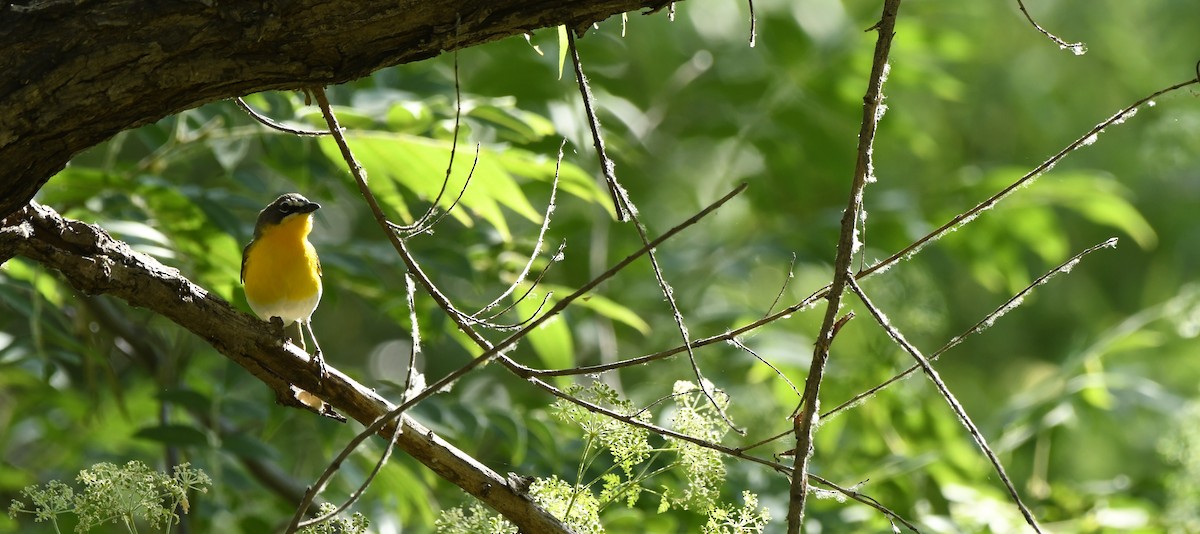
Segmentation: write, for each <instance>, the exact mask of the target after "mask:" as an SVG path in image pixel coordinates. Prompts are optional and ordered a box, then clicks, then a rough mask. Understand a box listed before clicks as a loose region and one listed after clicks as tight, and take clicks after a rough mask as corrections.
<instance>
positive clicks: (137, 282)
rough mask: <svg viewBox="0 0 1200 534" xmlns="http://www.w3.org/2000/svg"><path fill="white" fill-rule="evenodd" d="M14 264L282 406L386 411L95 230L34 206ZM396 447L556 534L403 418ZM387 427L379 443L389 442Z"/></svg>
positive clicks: (514, 495)
mask: <svg viewBox="0 0 1200 534" xmlns="http://www.w3.org/2000/svg"><path fill="white" fill-rule="evenodd" d="M14 255H20V256H23V257H26V258H29V259H31V260H33V261H35V262H38V263H40V264H42V265H43V266H44V267H46V268H48V269H53V270H56V271H59V272H60V273H62V275H63V277H64V278H65V279H66V280H67V281H68V282H69V283H70V284H71V285H72V286H74V287H75V288H76V289H78V290H79V291H82V292H83V293H87V294H108V295H111V296H114V297H117V298H120V299H122V300H125V301H127V302H128V303H129V304H131V305H133V306H138V307H144V308H147V309H149V310H151V311H153V312H155V313H158V314H160V315H163V316H164V317H166V318H168V319H170V320H171V321H174V322H175V323H177V324H179V325H180V326H183V327H184V328H186V329H188V330H190V331H191V332H192V333H195V334H196V335H198V336H200V337H201V338H203V339H204V340H205V341H207V342H208V343H210V344H211V345H212V346H213V347H214V348H216V349H217V351H219V352H220V353H221V354H223V355H225V356H226V357H228V358H229V359H230V360H233V361H234V362H235V363H237V364H238V365H241V366H242V367H243V368H245V369H246V370H248V371H250V373H251V374H253V375H254V376H255V377H257V378H258V379H259V380H262V381H263V382H264V383H266V384H267V385H268V386H270V387H271V389H273V390H275V392H276V394H277V396H278V397H279V398H281V399H283V400H286V399H287V398H288V397H287V396H288V395H289V394H290V391H291V388H292V385H293V384H294V385H295V386H298V387H300V388H303V389H304V390H306V391H309V392H311V393H313V394H314V395H317V396H318V397H320V398H321V399H324V400H325V401H326V402H328V403H329V404H331V405H333V406H334V407H336V408H337V409H338V410H341V411H342V412H344V413H345V414H346V415H349V416H350V417H353V418H354V419H355V420H357V421H359V422H360V423H362V424H364V425H369V424H371V422H372V421H374V420H375V419H377V418H378V417H379V416H380V415H383V414H385V413H387V412H388V411H390V410H391V409H393V408H395V406H394V405H392V404H391V403H390V402H388V401H387V400H385V399H383V398H382V397H380V396H379V395H377V394H375V393H374V392H373V391H371V390H370V389H369V388H367V387H364V386H363V385H362V384H359V383H358V382H355V381H354V380H352V379H350V378H348V377H346V375H344V374H342V373H341V372H339V371H338V370H337V369H335V368H332V367H327V369H328V376H326V377H325V378H324V379H323V380H319V379H318V377H317V373H316V371H315V369H314V368H313V367H312V366H310V365H307V362H306V361H305V358H306V357H307V355H305V354H304V353H303V352H302V351H301V350H300V349H299V348H298V347H296V346H295V345H292V344H290V343H284V342H283V341H282V340H281V337H280V336H279V335H278V333H277V332H275V331H274V329H273V328H272V327H271V325H270V324H269V323H267V322H265V321H261V320H258V319H256V318H254V317H251V316H250V315H249V314H247V313H244V312H241V311H238V310H236V309H234V308H233V307H232V306H230V305H229V303H227V302H225V301H224V300H222V299H221V298H220V297H218V296H216V295H213V294H211V293H209V292H208V291H206V290H205V289H203V288H201V287H199V286H197V285H195V284H193V283H192V282H191V281H190V280H188V279H187V278H184V277H183V276H182V275H181V274H180V273H179V271H177V270H175V269H173V268H170V267H167V266H164V265H163V264H161V263H159V262H158V261H157V260H155V259H153V258H151V257H149V256H146V255H144V254H140V253H137V252H134V251H133V250H132V249H130V248H129V246H128V245H127V244H125V243H123V242H121V241H117V240H115V239H113V238H112V237H110V236H109V235H108V233H106V232H105V231H104V230H102V229H100V228H99V227H96V226H93V225H90V224H86V223H82V222H79V221H73V220H69V219H64V218H63V217H62V216H60V215H59V214H58V213H56V212H55V211H54V210H52V209H50V208H47V207H45V206H41V205H38V204H30V205H29V206H27V207H26V208H25V209H23V210H21V211H19V212H17V213H16V214H14V215H11V216H9V217H8V218H7V219H4V220H3V224H0V259H8V258H11V257H13V256H14ZM400 424H401V425H402V427H403V428H402V429H401V432H400V434H399V438H398V439H397V441H396V445H397V446H398V447H399V448H401V449H402V450H404V451H405V452H406V453H408V454H409V455H410V456H412V457H413V458H415V459H417V460H418V461H420V462H421V463H423V464H424V465H426V466H427V467H428V468H429V469H430V470H432V471H433V472H435V473H437V474H438V475H439V476H441V477H442V478H444V479H446V480H448V481H450V482H452V483H454V484H455V485H457V486H459V487H461V488H462V489H463V490H464V491H466V492H467V493H470V494H471V495H472V496H474V497H475V498H477V499H479V500H480V501H482V502H484V503H486V504H487V505H488V506H491V507H492V508H494V509H495V510H496V511H498V512H500V513H501V514H503V515H504V516H505V517H506V518H508V519H509V520H510V521H512V522H513V523H514V524H516V525H517V526H518V527H519V528H521V529H522V531H525V532H565V531H567V529H566V528H565V527H564V526H563V525H562V523H561V522H560V521H558V519H556V518H554V517H553V516H552V515H550V514H549V513H547V512H546V511H545V510H543V509H542V508H541V507H540V506H538V505H537V504H536V503H534V502H533V501H532V500H531V499H530V498H529V496H528V495H526V494H525V493H524V492H523V491H520V490H518V489H517V488H513V487H511V486H510V485H509V483H508V482H507V480H506V479H505V477H502V476H501V475H500V474H498V473H496V472H495V471H492V470H491V469H490V468H488V467H487V466H485V465H483V464H481V463H479V462H478V461H476V460H475V459H474V458H472V457H471V456H469V455H467V454H466V453H464V452H462V451H460V450H458V449H457V448H455V447H454V446H452V445H451V444H449V443H447V442H446V441H444V440H442V439H441V438H439V437H438V436H437V435H435V434H434V433H433V432H431V431H430V430H429V429H427V428H425V427H424V426H422V425H421V424H420V423H418V422H416V421H415V420H413V419H412V418H411V417H408V416H403V417H402V418H401V422H400ZM395 432H396V427H395V424H389V425H385V426H383V427H382V428H381V429H380V430H379V435H381V436H383V437H385V438H390V437H391V436H392V435H393V434H394V433H395Z"/></svg>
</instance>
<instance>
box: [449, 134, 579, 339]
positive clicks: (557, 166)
mask: <svg viewBox="0 0 1200 534" xmlns="http://www.w3.org/2000/svg"><path fill="white" fill-rule="evenodd" d="M565 146H567V140H566V139H563V140H562V143H559V145H558V159H556V160H555V162H554V180H553V181H552V182H551V183H550V200H549V201H547V202H546V215H545V216H544V217H542V227H541V228H540V229H538V235H537V240H536V241H534V243H533V251H532V252H530V253H529V261H527V262H525V267H523V268H522V269H521V272H520V273H519V274H517V278H516V280H515V281H513V283H512V285H510V286H509V287H508V289H506V290H505V291H504V293H501V294H500V296H498V297H496V299H495V300H493V301H492V302H490V303H489V304H488V305H487V306H484V307H483V308H481V309H480V310H479V311H477V312H475V313H474V314H472V315H471V317H472V318H474V317H478V316H479V314H481V313H483V312H486V311H488V310H490V309H492V308H494V307H496V306H497V305H498V304H500V301H501V300H504V299H505V298H506V297H508V296H509V295H511V294H513V292H514V291H516V289H517V287H518V286H520V285H521V282H524V281H525V276H527V275H528V274H529V270H530V269H531V268H533V262H534V260H536V259H537V257H538V254H540V253H541V252H542V244H543V243H544V242H545V239H546V231H547V230H549V229H550V217H551V216H552V215H553V214H554V208H555V207H556V204H555V200H556V198H557V197H558V175H559V171H560V170H561V168H562V160H563V148H564V147H565ZM564 246H565V244H564ZM560 254H562V247H561V246H560V247H559V249H558V254H556V255H555V257H556V258H557V257H558V255H560ZM553 264H554V261H551V262H550V263H549V264H547V265H546V269H543V270H542V274H541V275H539V276H538V280H541V278H542V276H544V275H545V274H546V270H547V269H549V268H550V265H553ZM536 285H537V282H534V283H533V284H531V285H530V288H529V289H530V291H532V290H533V287H535V286H536ZM526 294H528V292H526ZM524 298H525V297H524V296H522V297H521V298H520V299H517V301H516V302H520V301H521V300H522V299H524ZM516 302H514V303H513V304H514V305H515V304H516ZM508 309H509V308H505V309H504V310H501V311H500V313H497V314H496V315H493V316H492V317H491V318H495V317H496V316H498V315H500V314H503V313H504V312H505V311H508Z"/></svg>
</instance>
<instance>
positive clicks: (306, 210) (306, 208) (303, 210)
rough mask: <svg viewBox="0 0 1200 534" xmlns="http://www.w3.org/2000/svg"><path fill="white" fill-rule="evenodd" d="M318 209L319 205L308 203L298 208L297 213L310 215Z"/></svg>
mask: <svg viewBox="0 0 1200 534" xmlns="http://www.w3.org/2000/svg"><path fill="white" fill-rule="evenodd" d="M320 207H321V205H320V204H317V203H316V202H309V203H308V204H305V205H304V207H302V208H300V209H299V210H297V212H299V213H312V212H314V211H317V209H318V208H320Z"/></svg>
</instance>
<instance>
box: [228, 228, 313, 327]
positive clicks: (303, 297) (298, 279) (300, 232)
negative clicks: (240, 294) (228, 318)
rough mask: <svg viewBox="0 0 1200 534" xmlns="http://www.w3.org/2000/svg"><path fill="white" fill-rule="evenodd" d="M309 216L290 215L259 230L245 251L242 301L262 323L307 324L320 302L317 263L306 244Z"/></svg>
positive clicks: (309, 244) (307, 243) (310, 245)
mask: <svg viewBox="0 0 1200 534" xmlns="http://www.w3.org/2000/svg"><path fill="white" fill-rule="evenodd" d="M311 231H312V215H311V214H307V213H302V214H295V215H290V216H288V217H286V218H284V220H283V221H282V222H281V223H279V224H277V225H273V226H270V227H267V228H262V229H261V231H260V233H259V235H258V237H256V238H255V239H254V241H253V242H252V243H251V244H250V246H249V248H247V250H246V257H245V266H244V270H243V272H242V280H243V283H244V284H245V287H246V300H247V301H248V302H249V303H250V308H251V309H253V310H254V313H256V314H258V316H259V317H262V318H263V319H270V318H271V317H279V318H280V319H283V322H284V324H285V325H286V324H290V323H292V322H294V321H307V320H308V319H309V317H311V316H312V312H313V310H315V309H316V308H317V303H318V302H320V300H321V263H320V260H318V259H317V251H316V249H314V248H313V246H312V243H309V242H308V234H309V232H311Z"/></svg>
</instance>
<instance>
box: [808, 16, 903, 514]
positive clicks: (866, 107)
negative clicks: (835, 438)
mask: <svg viewBox="0 0 1200 534" xmlns="http://www.w3.org/2000/svg"><path fill="white" fill-rule="evenodd" d="M899 9H900V0H886V1H885V2H884V4H883V15H882V16H881V18H880V19H879V22H878V23H877V24H876V25H875V26H874V27H873V28H872V29H875V30H878V32H879V39H878V40H877V41H876V42H875V59H874V61H873V62H872V64H871V78H870V81H869V82H868V85H867V93H866V95H865V96H863V117H862V126H861V128H860V129H859V132H858V160H857V163H856V164H855V168H854V180H853V182H852V184H851V186H850V200H849V202H848V205H847V206H846V211H845V213H843V214H842V228H841V232H840V234H839V237H838V246H837V255H836V257H835V258H834V267H833V269H834V270H833V282H832V283H830V285H829V294H828V295H829V296H828V297H826V300H828V307H827V308H826V309H825V319H824V322H822V324H821V331H820V333H818V334H817V342H816V347H815V348H814V349H813V358H812V365H811V366H809V369H808V378H807V379H806V380H805V381H804V395H803V396H802V397H801V398H800V408H801V409H798V412H799V413H797V414H795V415H794V425H795V432H796V462H795V465H794V467H793V470H792V486H791V494H790V495H789V497H788V513H787V521H788V533H789V534H798V533H799V532H800V530H801V529H802V528H803V523H804V505H805V501H806V498H807V496H808V466H809V464H808V462H809V459H810V458H811V457H812V452H813V450H812V437H813V428H814V424H815V423H816V421H817V414H819V413H821V410H820V404H819V400H818V395H819V393H820V390H821V379H822V377H823V375H824V372H825V362H826V361H827V360H828V359H829V348H830V345H831V344H832V343H833V336H834V335H836V333H837V327H838V326H840V324H841V321H839V320H838V312H839V308H840V307H841V302H842V294H843V293H844V292H845V290H846V285H847V283H848V282H849V281H850V280H851V279H852V278H853V277H854V274H852V273H851V272H850V266H851V263H852V262H853V259H854V253H855V251H856V250H857V249H858V247H859V242H858V221H859V219H860V213H861V212H862V202H863V189H865V188H866V186H867V182H869V181H872V180H874V177H873V176H872V170H871V167H872V164H871V151H872V144H873V143H874V141H875V130H876V126H877V125H878V123H879V117H880V110H881V106H882V104H883V81H884V78H886V76H887V69H888V64H887V61H888V54H889V53H890V52H891V48H892V36H893V32H894V28H895V26H896V13H897V11H898V10H899Z"/></svg>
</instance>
